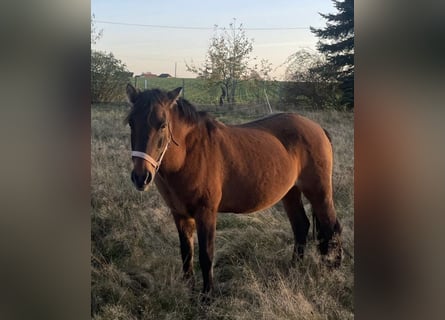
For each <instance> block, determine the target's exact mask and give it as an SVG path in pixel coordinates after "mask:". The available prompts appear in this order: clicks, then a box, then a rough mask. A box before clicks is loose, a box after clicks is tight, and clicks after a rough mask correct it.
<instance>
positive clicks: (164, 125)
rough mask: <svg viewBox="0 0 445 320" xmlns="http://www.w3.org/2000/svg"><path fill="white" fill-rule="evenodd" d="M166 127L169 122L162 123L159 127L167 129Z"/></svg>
mask: <svg viewBox="0 0 445 320" xmlns="http://www.w3.org/2000/svg"><path fill="white" fill-rule="evenodd" d="M165 128H167V123H166V122H164V123H163V124H161V126H160V127H159V129H161V130H162V129H165Z"/></svg>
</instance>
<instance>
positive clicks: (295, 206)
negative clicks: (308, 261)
mask: <svg viewBox="0 0 445 320" xmlns="http://www.w3.org/2000/svg"><path fill="white" fill-rule="evenodd" d="M283 205H284V209H285V210H286V213H287V216H288V217H289V221H290V224H291V226H292V231H293V232H294V240H295V245H294V251H293V254H292V263H295V262H296V260H297V257H298V258H299V259H301V258H303V255H304V247H305V245H306V240H307V234H308V231H309V225H310V223H309V219H308V218H307V216H306V212H305V211H304V206H303V202H302V201H301V191H300V189H298V187H297V186H294V187H292V188H291V189H290V190H289V191H288V193H287V194H286V195H285V196H284V198H283Z"/></svg>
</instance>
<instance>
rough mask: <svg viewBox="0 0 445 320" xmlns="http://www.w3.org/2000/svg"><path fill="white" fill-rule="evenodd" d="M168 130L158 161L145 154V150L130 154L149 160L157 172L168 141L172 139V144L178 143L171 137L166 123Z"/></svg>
mask: <svg viewBox="0 0 445 320" xmlns="http://www.w3.org/2000/svg"><path fill="white" fill-rule="evenodd" d="M168 131H169V133H170V137H169V139H168V140H167V143H166V144H165V147H164V150H162V153H161V156H160V157H159V159H158V161H156V160H155V159H154V158H153V157H152V156H150V155H149V154H146V153H145V152H141V151H131V156H132V157H137V158H142V159H144V160H145V161H147V162H149V163H150V164H151V165H152V166H153V167H154V168H155V170H156V171H155V173H156V172H158V170H159V167H160V166H161V162H162V158H164V155H165V153H166V152H167V148H168V146H169V144H170V142H171V141H173V143H174V144H176V145H178V143H177V142H176V141H175V139H174V138H173V134H172V132H171V128H170V124H169V125H168Z"/></svg>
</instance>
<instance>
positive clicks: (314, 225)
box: [312, 128, 332, 240]
mask: <svg viewBox="0 0 445 320" xmlns="http://www.w3.org/2000/svg"><path fill="white" fill-rule="evenodd" d="M322 129H323V131H324V134H325V135H326V137H327V138H328V140H329V143H330V144H331V146H332V137H331V134H330V133H329V132H328V130H326V129H325V128H322ZM317 232H318V230H317V218H316V217H315V214H314V213H312V238H313V239H314V240H315V238H316V236H315V234H316V233H317Z"/></svg>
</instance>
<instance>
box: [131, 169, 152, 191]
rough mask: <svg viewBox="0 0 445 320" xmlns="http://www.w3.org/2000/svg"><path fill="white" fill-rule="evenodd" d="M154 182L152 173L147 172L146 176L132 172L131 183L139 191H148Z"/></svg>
mask: <svg viewBox="0 0 445 320" xmlns="http://www.w3.org/2000/svg"><path fill="white" fill-rule="evenodd" d="M151 180H152V174H151V173H150V171H148V170H147V171H145V173H144V174H142V175H138V174H136V172H134V170H133V171H131V181H132V182H133V184H134V185H135V187H136V189H138V190H139V191H146V190H147V189H148V185H149V184H150V182H151Z"/></svg>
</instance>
